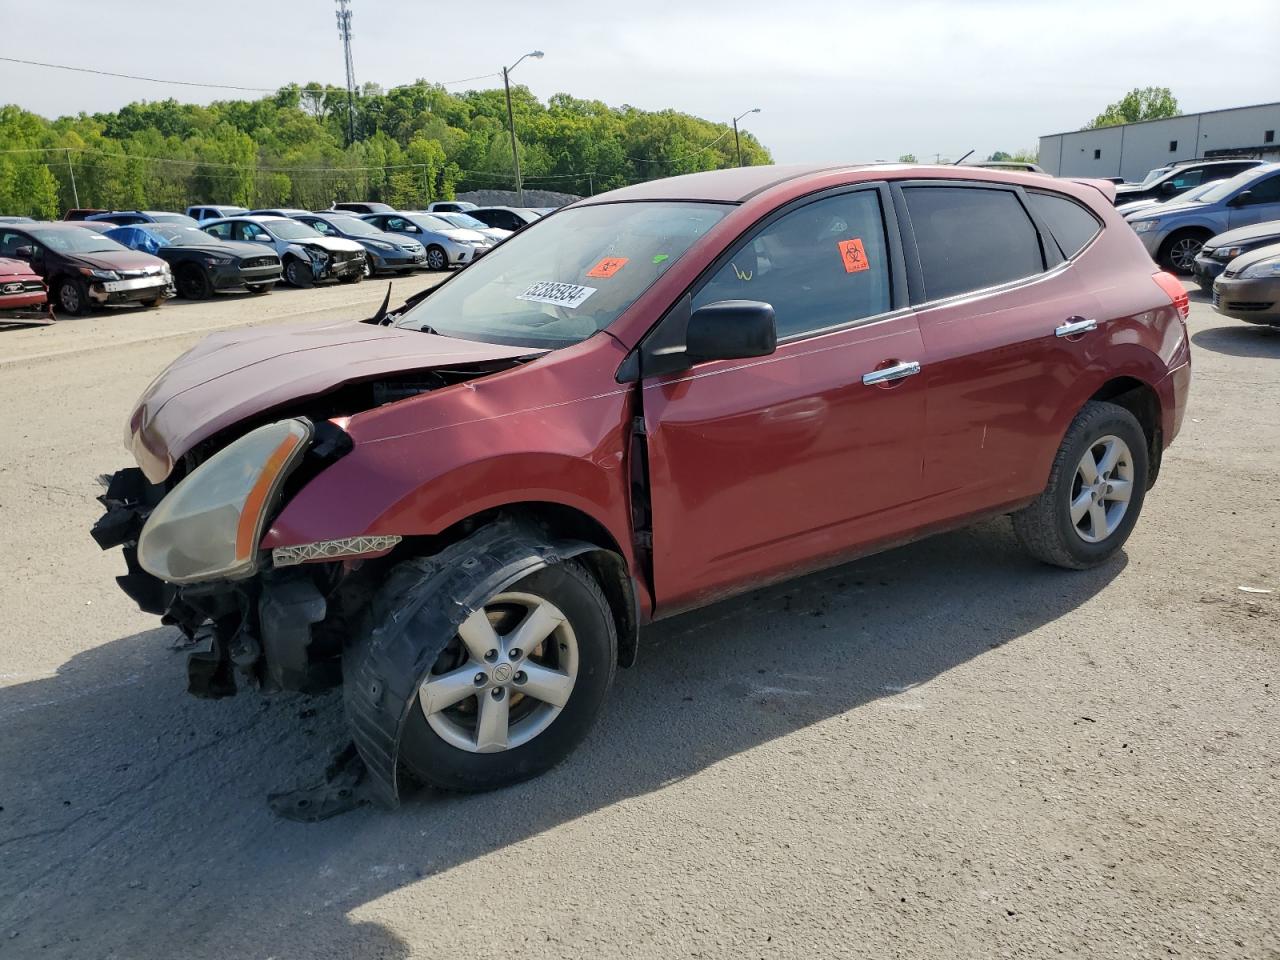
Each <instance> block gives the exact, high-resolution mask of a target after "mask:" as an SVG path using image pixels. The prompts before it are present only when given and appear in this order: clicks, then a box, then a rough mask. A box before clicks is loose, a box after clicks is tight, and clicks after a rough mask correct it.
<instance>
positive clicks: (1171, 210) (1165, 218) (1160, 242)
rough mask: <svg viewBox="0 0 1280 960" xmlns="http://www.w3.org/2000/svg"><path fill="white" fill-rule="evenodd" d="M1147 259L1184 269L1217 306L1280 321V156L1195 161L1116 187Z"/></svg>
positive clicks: (1254, 319) (1257, 319) (1239, 315)
mask: <svg viewBox="0 0 1280 960" xmlns="http://www.w3.org/2000/svg"><path fill="white" fill-rule="evenodd" d="M1116 209H1117V210H1118V211H1119V212H1120V213H1121V214H1123V215H1124V218H1125V220H1126V221H1128V223H1129V225H1130V226H1131V227H1132V228H1133V230H1134V232H1135V233H1137V234H1138V237H1139V239H1140V240H1142V243H1143V245H1144V246H1145V247H1146V248H1147V252H1148V253H1150V254H1151V257H1152V259H1154V260H1156V261H1157V262H1158V263H1159V264H1160V265H1161V266H1163V267H1165V268H1166V269H1169V270H1172V271H1174V272H1176V273H1181V274H1189V275H1191V276H1192V277H1194V279H1195V281H1196V283H1197V285H1198V286H1199V287H1200V289H1201V290H1203V291H1204V292H1205V293H1209V294H1211V295H1212V297H1213V306H1214V309H1215V310H1217V311H1218V312H1219V313H1221V314H1224V315H1225V316H1229V317H1234V318H1236V319H1239V320H1246V321H1248V322H1250V323H1259V324H1268V325H1272V326H1276V325H1280V163H1267V162H1265V161H1263V160H1255V159H1235V160H1193V161H1185V162H1181V163H1177V164H1171V165H1169V166H1167V167H1161V168H1158V169H1156V170H1153V171H1151V173H1150V174H1148V175H1147V177H1146V179H1145V180H1144V181H1143V182H1142V183H1141V184H1132V185H1127V186H1120V187H1117V188H1116Z"/></svg>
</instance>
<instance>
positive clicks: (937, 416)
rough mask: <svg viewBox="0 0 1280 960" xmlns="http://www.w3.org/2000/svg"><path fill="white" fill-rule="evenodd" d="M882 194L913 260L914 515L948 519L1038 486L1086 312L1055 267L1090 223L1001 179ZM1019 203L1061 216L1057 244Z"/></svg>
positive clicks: (1091, 319)
mask: <svg viewBox="0 0 1280 960" xmlns="http://www.w3.org/2000/svg"><path fill="white" fill-rule="evenodd" d="M895 194H896V196H897V198H898V200H899V206H900V210H901V212H902V214H903V225H902V232H903V237H904V245H906V246H907V248H908V251H909V253H910V252H911V251H914V253H915V254H916V256H915V257H914V258H912V257H910V256H909V258H908V267H909V271H910V276H911V281H912V301H913V303H914V305H915V308H916V312H917V316H918V317H919V321H920V333H921V336H922V337H923V340H924V346H925V354H924V369H925V379H926V382H927V386H928V395H929V401H928V411H927V415H926V430H925V432H926V436H927V442H926V445H925V458H924V496H925V498H926V499H925V501H924V503H922V505H921V515H922V517H924V518H926V519H927V520H930V521H943V520H951V519H954V518H958V517H962V516H966V515H969V514H974V513H979V512H983V511H986V510H990V509H992V508H995V507H998V506H1000V505H1002V504H1005V503H1009V502H1011V501H1014V500H1017V499H1019V498H1021V497H1025V496H1028V495H1030V494H1031V493H1034V492H1035V491H1036V489H1037V488H1038V485H1040V484H1042V483H1043V477H1040V476H1039V469H1038V465H1039V463H1040V460H1041V459H1042V451H1043V448H1044V444H1045V436H1046V433H1047V432H1048V424H1049V423H1050V421H1051V420H1052V419H1053V418H1054V416H1055V415H1057V414H1058V412H1059V400H1058V398H1059V397H1060V396H1061V394H1062V392H1063V391H1064V389H1065V388H1066V387H1067V386H1069V384H1070V382H1071V379H1072V378H1073V377H1074V376H1075V374H1076V373H1078V372H1079V371H1081V370H1083V369H1084V366H1085V363H1086V356H1085V355H1086V353H1087V349H1088V345H1087V344H1085V343H1083V342H1082V341H1084V340H1086V339H1087V338H1088V337H1089V336H1090V334H1091V332H1092V331H1093V330H1095V329H1096V323H1097V311H1098V309H1099V303H1098V300H1097V298H1096V297H1095V296H1093V294H1092V293H1091V292H1090V291H1089V290H1088V289H1087V288H1086V286H1085V285H1084V284H1083V283H1082V282H1081V280H1080V278H1079V277H1078V276H1077V275H1076V273H1075V271H1073V270H1072V269H1070V266H1069V262H1068V259H1069V258H1070V257H1074V256H1076V255H1078V254H1079V253H1080V251H1081V250H1082V249H1084V248H1085V247H1087V246H1088V245H1089V242H1090V241H1091V240H1092V239H1093V237H1095V236H1096V235H1097V234H1098V232H1099V230H1100V224H1099V222H1098V220H1097V218H1096V217H1094V216H1093V214H1091V213H1089V212H1088V211H1087V210H1086V209H1085V208H1084V207H1083V206H1081V205H1080V204H1078V203H1076V202H1075V201H1074V200H1071V199H1070V198H1068V197H1065V196H1064V195H1062V194H1057V193H1052V192H1050V191H1041V192H1039V193H1038V195H1037V196H1036V197H1034V198H1032V197H1029V196H1028V194H1026V193H1024V192H1023V191H1022V190H1021V189H1020V188H1018V187H1014V186H1010V185H1006V184H982V183H975V182H973V181H965V182H964V183H958V182H950V183H948V182H946V181H933V182H927V181H924V182H915V183H905V184H903V185H901V186H900V187H896V188H895ZM1033 203H1034V204H1035V205H1036V207H1040V208H1041V209H1044V210H1046V211H1047V212H1049V213H1051V215H1052V216H1054V217H1056V218H1058V219H1060V220H1061V221H1062V222H1063V226H1062V228H1061V229H1062V232H1063V234H1064V239H1063V241H1062V244H1061V246H1060V245H1059V243H1058V242H1057V241H1056V240H1055V239H1054V237H1053V235H1052V234H1050V232H1049V230H1048V228H1047V226H1045V225H1044V221H1043V219H1042V218H1041V217H1040V216H1039V215H1037V214H1033V210H1035V209H1036V207H1033V206H1032V204H1033ZM1073 371H1074V372H1075V373H1073ZM1055 445H1056V441H1055Z"/></svg>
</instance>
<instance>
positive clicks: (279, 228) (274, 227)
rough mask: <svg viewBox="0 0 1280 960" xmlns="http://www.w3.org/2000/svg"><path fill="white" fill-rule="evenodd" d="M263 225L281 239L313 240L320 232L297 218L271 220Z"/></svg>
mask: <svg viewBox="0 0 1280 960" xmlns="http://www.w3.org/2000/svg"><path fill="white" fill-rule="evenodd" d="M264 226H265V227H266V228H267V229H268V230H270V231H271V232H272V233H273V234H274V235H275V236H277V237H279V238H280V239H281V240H314V239H315V238H316V237H318V236H320V233H318V232H317V231H315V230H313V229H312V228H311V227H308V226H307V225H306V224H305V223H299V222H298V221H297V220H271V221H268V222H267V223H266V224H264Z"/></svg>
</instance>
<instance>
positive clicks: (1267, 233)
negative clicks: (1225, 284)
mask: <svg viewBox="0 0 1280 960" xmlns="http://www.w3.org/2000/svg"><path fill="white" fill-rule="evenodd" d="M1276 244H1280V220H1265V221H1263V222H1262V223H1257V224H1254V225H1253V226H1251V227H1239V228H1237V229H1235V230H1228V231H1227V232H1226V233H1220V234H1218V235H1217V236H1216V237H1210V238H1209V239H1208V240H1206V241H1205V242H1204V246H1203V247H1201V248H1200V253H1199V254H1198V255H1197V256H1196V265H1195V275H1196V283H1198V284H1199V285H1200V289H1201V290H1203V291H1204V292H1205V293H1208V292H1209V291H1210V290H1212V289H1213V280H1214V278H1215V277H1217V276H1218V274H1220V273H1222V272H1223V271H1224V270H1226V268H1227V265H1228V264H1229V263H1231V261H1232V260H1234V259H1236V257H1241V256H1244V254H1246V253H1251V252H1252V251H1254V250H1257V249H1258V248H1259V247H1270V246H1274V245H1276Z"/></svg>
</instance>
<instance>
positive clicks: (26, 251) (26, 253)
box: [13, 245, 36, 260]
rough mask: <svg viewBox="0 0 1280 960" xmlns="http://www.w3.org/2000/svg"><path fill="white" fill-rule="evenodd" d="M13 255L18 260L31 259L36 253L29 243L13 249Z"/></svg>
mask: <svg viewBox="0 0 1280 960" xmlns="http://www.w3.org/2000/svg"><path fill="white" fill-rule="evenodd" d="M13 255H14V256H15V257H17V258H18V259H19V260H31V259H33V258H34V257H35V255H36V248H35V247H33V246H30V245H27V246H25V247H18V248H16V249H15V250H14V251H13Z"/></svg>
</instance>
